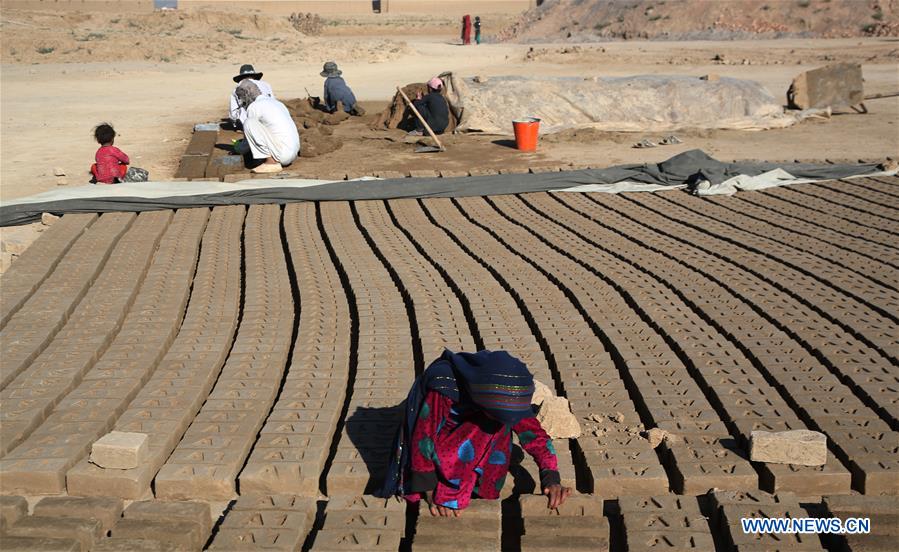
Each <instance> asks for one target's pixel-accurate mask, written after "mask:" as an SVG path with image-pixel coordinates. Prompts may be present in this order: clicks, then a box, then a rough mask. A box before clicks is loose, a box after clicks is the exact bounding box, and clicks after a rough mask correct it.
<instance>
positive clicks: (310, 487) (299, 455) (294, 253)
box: [239, 203, 352, 496]
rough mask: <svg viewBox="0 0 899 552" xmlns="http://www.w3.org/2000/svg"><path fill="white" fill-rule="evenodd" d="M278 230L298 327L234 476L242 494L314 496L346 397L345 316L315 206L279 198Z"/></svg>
mask: <svg viewBox="0 0 899 552" xmlns="http://www.w3.org/2000/svg"><path fill="white" fill-rule="evenodd" d="M284 230H285V235H286V237H287V244H288V248H289V253H290V258H291V262H292V264H293V271H294V274H295V277H296V283H297V287H298V288H299V295H300V298H301V308H300V325H299V332H298V335H297V339H296V341H295V342H294V346H293V347H294V348H293V356H292V358H291V361H290V366H289V367H288V371H287V376H286V378H285V381H284V386H283V387H282V389H281V393H280V395H279V396H278V401H277V402H276V403H275V406H274V408H273V409H272V412H271V414H269V416H268V419H266V422H265V425H264V426H263V427H262V431H261V432H260V434H259V440H258V441H257V442H256V445H255V446H254V448H253V452H252V454H250V458H249V460H248V461H247V465H246V466H245V467H244V469H243V471H242V472H241V473H240V476H239V482H240V489H241V492H242V493H292V494H297V495H302V496H317V494H318V490H319V478H320V477H321V473H322V471H323V469H324V467H325V462H326V460H327V456H328V453H329V451H330V449H331V442H332V439H333V438H334V431H335V428H336V426H337V421H338V419H339V418H340V415H341V412H342V408H343V403H344V400H345V399H346V396H345V395H346V388H347V377H348V375H349V363H350V353H349V351H350V345H351V343H350V339H351V324H352V321H351V319H350V309H349V303H348V302H347V296H346V291H345V290H344V289H343V284H342V282H341V279H340V275H339V273H338V270H337V268H336V267H335V266H334V263H333V261H332V260H331V258H330V254H329V252H328V248H327V246H326V244H325V241H324V240H323V238H322V236H321V233H320V232H319V230H318V216H317V214H316V208H315V205H314V204H312V203H294V204H290V205H286V206H285V207H284Z"/></svg>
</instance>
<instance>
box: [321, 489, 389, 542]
mask: <svg viewBox="0 0 899 552" xmlns="http://www.w3.org/2000/svg"><path fill="white" fill-rule="evenodd" d="M405 527H406V505H405V502H401V501H397V500H395V499H388V500H385V499H381V498H375V497H373V496H353V495H341V496H335V497H333V498H331V500H330V501H329V502H328V504H327V507H326V508H325V521H324V525H323V526H322V529H321V530H319V531H318V532H317V533H315V541H314V542H313V544H312V548H311V550H313V551H314V552H345V551H348V550H357V551H371V552H380V551H385V552H386V551H390V552H393V551H395V550H397V549H399V547H400V542H401V541H402V540H403V537H404V535H405Z"/></svg>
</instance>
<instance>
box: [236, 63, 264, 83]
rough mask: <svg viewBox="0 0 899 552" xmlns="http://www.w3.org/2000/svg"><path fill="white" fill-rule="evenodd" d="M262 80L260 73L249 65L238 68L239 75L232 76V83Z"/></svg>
mask: <svg viewBox="0 0 899 552" xmlns="http://www.w3.org/2000/svg"><path fill="white" fill-rule="evenodd" d="M261 78H262V73H258V72H256V70H255V69H253V66H252V65H250V64H249V63H247V64H244V65H241V66H240V74H239V75H235V76H234V82H240V81H242V80H244V79H256V80H259V79H261Z"/></svg>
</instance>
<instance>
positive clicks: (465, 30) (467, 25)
mask: <svg viewBox="0 0 899 552" xmlns="http://www.w3.org/2000/svg"><path fill="white" fill-rule="evenodd" d="M462 44H463V45H465V46H468V45H470V44H471V16H470V15H463V16H462Z"/></svg>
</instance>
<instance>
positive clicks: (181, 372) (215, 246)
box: [66, 206, 245, 500]
mask: <svg viewBox="0 0 899 552" xmlns="http://www.w3.org/2000/svg"><path fill="white" fill-rule="evenodd" d="M244 214H245V209H244V208H243V207H236V206H235V207H217V208H215V209H213V211H212V214H211V216H210V217H209V222H208V225H207V227H206V230H205V232H204V235H203V241H202V248H201V251H200V258H199V262H198V264H197V272H196V276H195V277H194V279H193V287H192V289H191V295H190V303H189V304H188V306H187V312H186V314H185V316H184V321H183V322H182V324H181V327H180V328H179V330H178V335H177V337H176V338H175V341H174V342H173V343H172V346H171V347H170V348H169V350H168V352H166V355H165V356H164V357H163V358H162V360H161V361H160V363H159V367H158V368H157V369H156V371H155V372H153V375H152V376H151V377H150V379H149V380H148V381H147V383H146V384H145V385H144V387H143V388H141V390H140V392H139V393H138V394H137V396H136V397H135V398H134V399H133V400H132V401H131V403H130V404H129V405H128V407H127V409H125V411H124V412H123V413H122V415H121V417H120V418H119V419H118V421H116V423H115V426H114V429H115V430H116V431H122V432H133V433H139V434H144V435H146V436H147V443H148V451H147V457H146V459H145V460H144V461H143V462H141V463H140V464H139V465H138V466H137V467H135V468H132V469H123V470H104V469H102V468H100V467H99V466H95V465H93V464H91V463H90V462H88V460H87V459H84V460H82V461H80V462H79V463H78V464H76V465H75V466H74V467H73V468H72V469H71V470H69V473H68V475H67V476H66V484H67V488H68V491H69V493H70V494H77V495H88V496H118V497H121V498H127V499H131V500H135V499H139V498H142V497H144V496H146V495H147V494H148V493H149V492H150V482H151V481H152V480H153V477H154V476H155V475H156V473H157V472H158V471H159V468H160V467H161V466H162V465H163V464H164V463H165V461H166V459H168V457H169V455H170V454H171V452H172V450H173V449H174V448H175V446H176V445H177V444H178V441H179V440H180V439H181V436H182V435H183V434H184V430H185V429H186V428H187V426H188V425H189V424H190V422H191V421H192V420H193V418H194V416H195V415H196V413H197V411H198V410H199V408H200V405H201V404H202V401H203V400H205V398H206V396H207V395H208V394H209V389H210V388H211V387H212V383H213V381H214V380H215V378H216V377H217V376H218V374H219V371H220V370H221V367H222V364H223V363H224V362H225V355H226V354H227V350H228V349H229V348H230V346H231V342H232V339H233V336H234V330H235V328H236V327H237V315H238V310H239V308H240V256H241V255H240V235H241V230H242V228H243V219H244ZM109 369H110V370H112V369H114V368H113V367H110V368H109ZM109 374H114V372H110V371H109V370H103V371H100V372H98V373H97V377H102V376H104V375H109Z"/></svg>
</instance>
